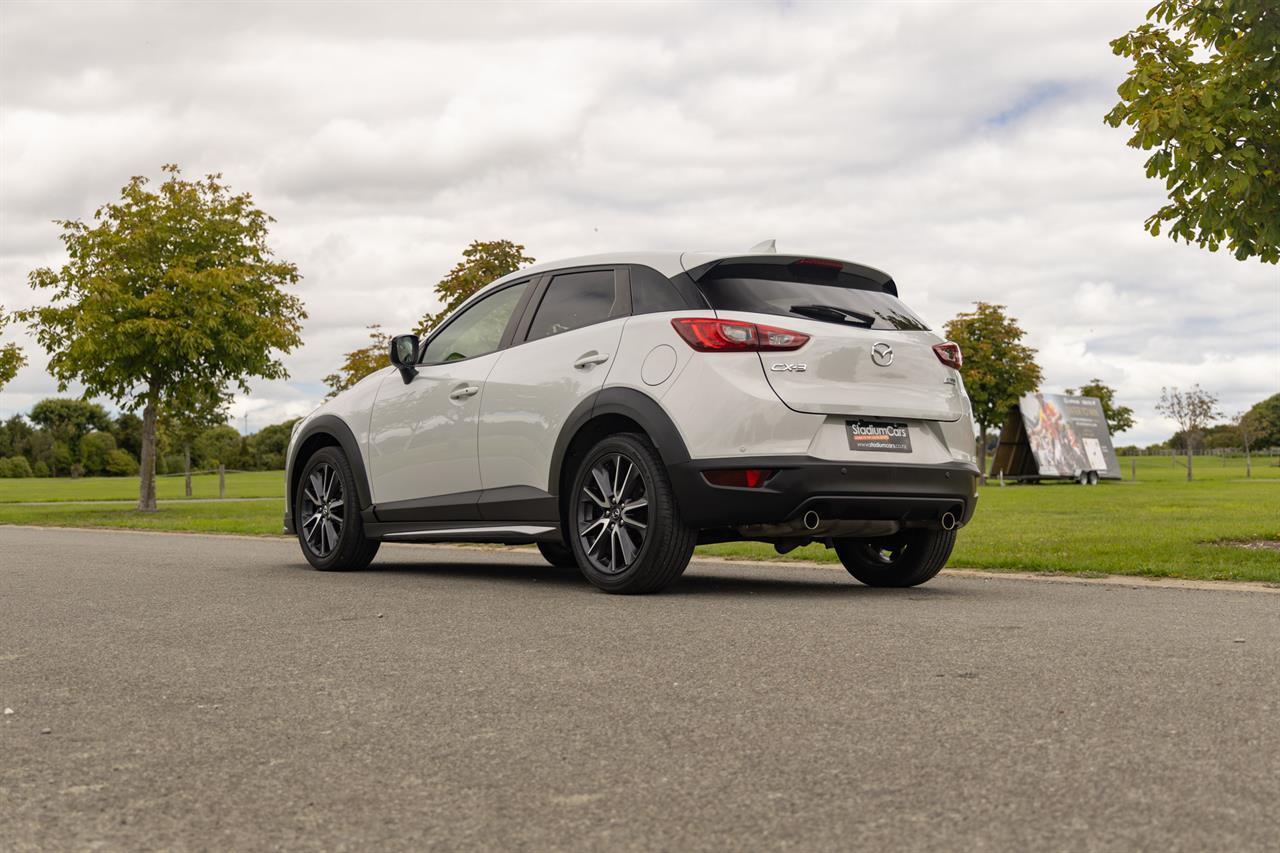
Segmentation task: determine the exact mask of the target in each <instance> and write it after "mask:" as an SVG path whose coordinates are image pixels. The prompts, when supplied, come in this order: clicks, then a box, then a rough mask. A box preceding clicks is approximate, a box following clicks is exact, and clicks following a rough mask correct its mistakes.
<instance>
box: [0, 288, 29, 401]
mask: <svg viewBox="0 0 1280 853" xmlns="http://www.w3.org/2000/svg"><path fill="white" fill-rule="evenodd" d="M10 319H12V317H11V315H9V314H6V313H4V306H3V305H0V334H3V333H4V327H5V326H7V325H9V321H10ZM26 364H27V358H26V356H24V355H23V354H22V350H21V349H20V348H19V347H18V345H17V344H16V343H13V342H12V341H10V342H9V343H7V344H4V345H2V346H0V388H4V386H6V385H8V384H9V380H10V379H12V378H13V377H15V376H17V375H18V371H19V370H21V369H22V368H23V367H26Z"/></svg>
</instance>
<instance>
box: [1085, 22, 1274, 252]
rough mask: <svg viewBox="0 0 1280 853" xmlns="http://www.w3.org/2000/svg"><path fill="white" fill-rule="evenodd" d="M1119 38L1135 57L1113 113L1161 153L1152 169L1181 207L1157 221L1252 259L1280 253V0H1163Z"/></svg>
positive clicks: (1171, 207) (1117, 48) (1151, 226)
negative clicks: (1274, 0)
mask: <svg viewBox="0 0 1280 853" xmlns="http://www.w3.org/2000/svg"><path fill="white" fill-rule="evenodd" d="M1147 18H1148V20H1149V21H1150V22H1151V23H1146V24H1142V25H1141V26H1139V27H1137V28H1136V29H1134V30H1132V31H1130V32H1128V33H1126V34H1125V35H1123V36H1121V37H1120V38H1117V39H1115V40H1114V41H1112V42H1111V48H1112V50H1113V51H1114V52H1115V53H1116V55H1118V56H1124V57H1127V58H1129V59H1131V60H1132V61H1133V68H1132V69H1131V70H1130V71H1129V74H1128V76H1127V77H1126V78H1125V80H1124V82H1123V83H1121V84H1120V86H1119V88H1118V89H1117V93H1118V94H1119V95H1120V102H1119V103H1118V104H1116V106H1115V107H1114V108H1113V109H1112V110H1111V112H1109V113H1107V116H1106V122H1107V123H1108V124H1110V125H1111V126H1112V127H1120V126H1121V125H1128V126H1130V127H1131V128H1132V129H1133V135H1132V136H1131V137H1130V138H1129V145H1130V146H1131V147H1133V148H1138V149H1141V150H1143V151H1152V154H1151V156H1150V157H1148V158H1147V162H1146V168H1147V177H1151V178H1160V179H1162V180H1164V182H1165V186H1166V188H1167V190H1168V193H1169V203H1168V204H1166V205H1165V206H1163V207H1161V208H1160V209H1159V210H1157V211H1156V212H1155V213H1153V214H1152V215H1151V216H1150V217H1149V218H1148V219H1147V221H1146V228H1147V230H1148V231H1150V232H1151V233H1152V234H1153V235H1158V234H1159V233H1160V230H1161V228H1162V227H1163V226H1165V225H1167V226H1168V233H1169V235H1170V236H1171V237H1173V238H1174V239H1179V238H1180V239H1183V240H1186V241H1187V242H1189V243H1191V242H1194V243H1197V244H1199V245H1200V246H1202V247H1206V246H1207V247H1208V248H1209V249H1210V250H1211V251H1216V250H1217V248H1218V246H1219V245H1221V244H1223V243H1225V244H1226V246H1227V248H1228V249H1229V250H1230V251H1231V252H1233V253H1234V254H1235V256H1236V257H1237V258H1239V259H1241V260H1244V259H1246V258H1250V257H1257V258H1260V259H1261V260H1262V261H1264V262H1266V263H1272V264H1274V263H1276V262H1277V260H1280V104H1278V102H1277V101H1278V99H1280V82H1278V81H1280V6H1278V5H1276V4H1275V3H1268V2H1261V0H1161V2H1159V3H1157V4H1156V5H1155V6H1153V7H1152V8H1151V10H1150V11H1149V12H1148V13H1147Z"/></svg>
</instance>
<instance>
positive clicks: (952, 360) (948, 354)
mask: <svg viewBox="0 0 1280 853" xmlns="http://www.w3.org/2000/svg"><path fill="white" fill-rule="evenodd" d="M933 353H934V355H936V356H937V357H938V361H940V362H942V363H943V364H945V365H946V366H947V367H950V368H953V369H955V370H959V369H960V365H962V364H964V356H962V355H961V354H960V345H959V344H954V343H952V342H951V341H947V342H946V343H944V344H934V345H933Z"/></svg>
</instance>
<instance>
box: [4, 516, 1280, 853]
mask: <svg viewBox="0 0 1280 853" xmlns="http://www.w3.org/2000/svg"><path fill="white" fill-rule="evenodd" d="M1241 641H1243V642H1241ZM0 705H3V706H4V707H6V708H10V709H12V711H13V713H12V714H10V713H8V712H5V715H4V716H3V718H0V848H4V849H6V850H55V849H59V850H61V849H90V848H92V849H128V850H139V849H155V848H169V849H223V850H226V849H240V850H251V849H309V848H316V849H328V850H338V849H351V850H366V849H371V848H385V849H391V848H412V849H440V850H464V849H548V848H554V849H600V850H603V849H647V850H694V849H724V850H742V849H780V848H789V849H834V848H841V849H855V848H860V849H866V850H886V849H894V848H896V849H909V850H961V849H963V850H1028V849H1053V850H1093V849H1099V850H1103V849H1106V850H1159V851H1168V850H1210V849H1214V850H1231V851H1240V850H1252V849H1257V850H1261V849H1272V850H1275V849H1277V848H1278V847H1280V808H1278V806H1280V596H1276V595H1274V594H1264V593H1250V592H1238V591H1201V590H1187V589H1152V588H1142V589H1131V588H1129V587H1125V586H1103V585H1085V584H1068V583H1055V582H1045V581H1026V580H1010V579H1002V578H999V577H990V578H979V579H974V578H957V577H942V578H939V579H938V580H936V581H935V582H934V583H931V584H929V585H928V586H925V587H921V588H918V589H915V590H909V591H878V590H870V589H867V588H865V587H861V586H859V585H857V584H856V583H855V582H854V581H853V580H852V579H850V578H849V577H847V576H846V575H845V574H844V573H843V572H841V571H838V570H834V569H825V568H791V567H785V568H781V567H761V566H752V565H747V564H720V565H713V564H706V563H700V564H695V565H694V566H693V567H691V569H690V571H689V573H688V574H686V576H685V577H684V579H683V580H682V581H681V582H680V583H679V584H678V585H676V586H675V587H673V588H672V589H671V590H670V591H669V592H668V593H666V594H663V595H658V596H651V597H645V598H620V597H613V596H608V595H604V594H601V593H597V592H595V591H594V590H593V589H592V588H590V587H588V586H587V585H586V584H585V582H583V581H581V580H580V579H578V578H576V577H575V576H574V575H572V574H568V573H564V572H560V571H557V570H554V569H551V568H549V567H546V566H545V565H543V564H542V563H541V562H540V560H539V559H538V558H537V555H536V554H530V553H527V552H525V553H512V552H501V551H488V550H479V549H443V548H425V547H414V546H396V547H389V548H384V550H383V554H382V555H380V558H379V560H378V561H377V562H376V563H375V564H374V566H373V567H372V568H371V569H370V570H368V571H366V572H362V573H359V574H324V573H320V572H315V571H311V570H310V569H309V568H307V567H306V566H305V564H304V563H303V562H302V560H301V558H300V556H299V555H298V553H297V552H296V548H295V546H294V545H293V543H291V542H287V541H282V540H251V539H242V538H215V537H201V536H182V535H154V534H138V533H119V532H102V533H89V532H80V531H57V530H33V529H22V528H3V527H0ZM46 730H47V733H42V732H45V731H46Z"/></svg>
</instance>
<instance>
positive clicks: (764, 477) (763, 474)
mask: <svg viewBox="0 0 1280 853" xmlns="http://www.w3.org/2000/svg"><path fill="white" fill-rule="evenodd" d="M773 475H774V471H773V470H772V469H770V468H734V469H728V470H720V471H703V472H702V477H703V479H705V480H706V481H707V482H708V483H710V484H711V485H713V486H735V487H737V488H739V489H758V488H760V487H761V486H763V485H764V484H765V483H766V482H768V480H769V478H770V477H772V476H773Z"/></svg>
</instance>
